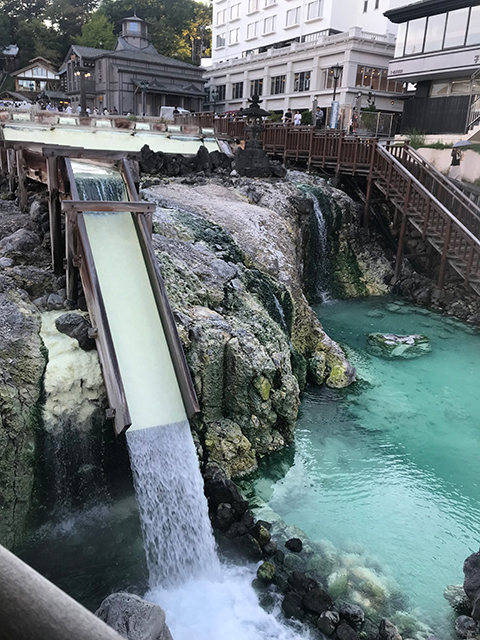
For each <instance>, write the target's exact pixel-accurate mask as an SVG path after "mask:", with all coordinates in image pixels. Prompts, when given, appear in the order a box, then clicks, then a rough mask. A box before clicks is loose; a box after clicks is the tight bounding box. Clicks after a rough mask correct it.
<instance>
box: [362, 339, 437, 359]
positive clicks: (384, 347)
mask: <svg viewBox="0 0 480 640" xmlns="http://www.w3.org/2000/svg"><path fill="white" fill-rule="evenodd" d="M367 346H368V350H369V352H370V353H372V354H373V355H375V356H380V357H383V358H405V359H406V358H418V357H419V356H423V355H425V354H426V353H429V352H430V351H431V350H432V347H431V345H430V340H429V339H428V338H427V336H423V335H409V336H397V335H395V334H393V333H369V334H368V337H367Z"/></svg>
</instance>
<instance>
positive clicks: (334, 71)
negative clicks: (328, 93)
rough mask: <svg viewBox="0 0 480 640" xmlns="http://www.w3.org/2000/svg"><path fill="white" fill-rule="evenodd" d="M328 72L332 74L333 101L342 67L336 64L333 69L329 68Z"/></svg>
mask: <svg viewBox="0 0 480 640" xmlns="http://www.w3.org/2000/svg"><path fill="white" fill-rule="evenodd" d="M330 71H331V72H332V74H333V100H334V101H335V97H336V95H337V83H338V81H339V80H340V74H341V73H342V71H343V67H342V65H341V64H338V63H337V64H336V65H334V66H333V67H330Z"/></svg>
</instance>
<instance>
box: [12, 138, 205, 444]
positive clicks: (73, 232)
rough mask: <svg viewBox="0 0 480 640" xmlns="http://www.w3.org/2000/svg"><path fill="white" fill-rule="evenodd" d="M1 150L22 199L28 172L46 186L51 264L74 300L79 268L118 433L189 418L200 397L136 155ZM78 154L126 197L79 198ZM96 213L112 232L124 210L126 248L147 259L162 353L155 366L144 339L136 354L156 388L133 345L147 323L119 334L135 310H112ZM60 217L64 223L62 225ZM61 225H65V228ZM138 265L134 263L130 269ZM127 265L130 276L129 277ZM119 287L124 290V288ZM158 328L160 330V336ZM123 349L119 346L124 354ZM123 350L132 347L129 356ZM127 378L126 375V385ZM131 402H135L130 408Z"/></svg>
mask: <svg viewBox="0 0 480 640" xmlns="http://www.w3.org/2000/svg"><path fill="white" fill-rule="evenodd" d="M0 157H1V161H2V163H1V164H2V170H3V172H4V173H6V175H7V176H8V179H9V188H10V190H15V189H17V190H18V191H17V192H18V194H19V202H20V206H21V207H22V208H23V209H25V208H26V206H27V192H26V178H27V177H28V178H30V179H34V180H37V181H41V182H43V183H45V184H47V186H48V204H49V218H50V239H51V255H52V266H53V269H54V271H55V272H56V273H57V274H59V273H62V272H63V271H64V270H65V273H66V281H67V283H66V288H67V298H68V299H69V301H71V303H72V305H73V304H74V303H75V302H76V299H77V290H78V276H79V275H80V278H81V281H82V285H83V290H84V294H85V299H86V302H87V307H88V311H89V314H90V320H91V323H92V330H91V334H92V337H94V338H95V340H96V344H97V350H98V355H99V359H100V363H101V367H102V372H103V377H104V381H105V387H106V390H107V395H108V401H109V408H108V410H107V417H108V418H111V419H113V421H114V427H115V432H116V434H117V435H119V434H121V433H123V432H124V431H125V430H126V429H128V428H130V427H132V428H139V425H140V428H141V427H142V425H143V426H157V425H159V424H162V420H163V421H165V422H180V421H182V420H183V419H185V417H191V416H192V415H193V414H194V413H196V412H197V411H198V410H199V407H198V401H197V398H196V394H195V390H194V387H193V383H192V380H191V377H190V373H189V370H188V366H187V364H186V360H185V356H184V353H183V349H182V346H181V343H180V340H179V337H178V333H177V330H176V326H175V321H174V318H173V314H172V311H171V308H170V305H169V302H168V298H167V294H166V291H165V285H164V283H163V279H162V276H161V273H160V270H159V267H158V263H157V260H156V258H155V254H154V251H153V247H152V240H151V235H152V213H153V211H154V210H155V205H153V204H151V203H148V202H142V201H140V200H139V197H138V192H137V185H136V182H135V179H134V171H132V165H133V161H134V160H135V154H132V155H130V156H128V155H127V154H125V153H120V152H102V153H100V152H98V151H88V150H85V149H82V148H71V147H70V148H69V147H51V146H46V147H45V146H43V147H40V146H38V145H20V144H18V143H14V144H12V143H5V142H4V143H3V147H2V148H1V150H0ZM79 159H80V160H82V161H87V162H88V163H90V164H92V163H93V164H98V166H99V168H101V167H102V166H110V167H115V168H116V169H117V170H118V171H119V172H120V173H121V175H122V177H123V180H124V182H125V186H126V192H127V194H128V201H125V202H119V201H105V200H99V201H88V200H81V199H80V197H79V193H78V189H77V185H76V182H75V174H74V171H73V169H72V163H73V161H74V160H75V161H77V160H79ZM99 214H100V215H102V214H104V215H106V216H108V222H109V223H110V225H111V228H112V231H113V230H114V228H115V227H116V226H117V225H118V224H119V220H120V218H122V216H123V225H127V231H126V233H127V235H128V247H130V251H131V252H133V253H132V255H134V256H135V261H136V262H138V263H142V264H141V267H140V270H141V275H140V277H141V281H142V284H141V286H142V287H143V289H142V290H143V291H144V292H145V293H144V296H146V297H147V298H148V304H147V303H145V304H147V306H148V305H149V308H150V310H152V307H154V313H155V314H156V315H157V316H158V319H157V320H155V319H153V320H151V321H150V323H149V325H148V326H147V329H148V327H149V326H150V325H152V324H153V325H155V327H154V329H153V334H152V336H153V337H151V340H152V343H153V347H152V348H153V349H155V345H157V346H158V350H159V353H158V354H157V355H158V358H159V359H160V361H159V363H158V366H157V365H156V364H155V357H156V355H155V353H153V352H152V353H147V346H146V345H145V344H144V343H143V356H139V358H141V357H143V358H146V359H147V360H148V361H149V362H150V364H151V366H152V367H154V373H153V376H154V380H157V382H158V385H157V386H156V387H155V386H152V385H153V382H152V380H151V379H150V377H147V378H146V379H145V384H144V385H142V384H141V383H140V382H139V381H138V379H137V378H138V377H139V376H140V377H141V375H142V368H143V363H137V362H136V360H138V358H136V356H135V353H134V345H135V343H136V341H138V342H139V343H141V342H142V340H143V341H144V342H145V340H146V339H147V338H146V337H145V336H144V335H143V334H144V332H145V328H143V329H140V327H139V326H131V325H129V326H128V327H127V329H128V331H129V332H130V336H129V339H128V345H126V343H125V341H123V343H122V338H121V336H120V333H121V331H123V330H125V329H126V327H125V323H124V324H123V325H121V323H120V324H119V319H120V320H121V319H123V316H124V315H126V314H128V313H129V311H131V310H129V309H128V307H129V303H125V307H126V308H124V310H123V312H122V311H121V310H120V312H118V313H117V311H112V304H113V308H114V307H115V303H114V302H113V303H112V295H111V292H109V287H110V288H111V286H112V284H111V278H110V284H108V282H107V281H106V279H105V268H103V275H102V272H99V268H98V260H99V255H100V256H101V254H102V253H103V251H102V250H101V246H102V244H104V243H105V241H106V240H108V239H109V238H110V236H111V233H110V232H109V231H108V229H109V228H108V229H107V233H106V235H105V237H104V239H103V240H102V239H101V238H96V232H95V230H94V227H95V223H96V221H98V216H99ZM63 217H64V225H62V222H63ZM62 226H64V231H63V232H62ZM124 236H125V231H122V232H121V239H122V240H125V238H124ZM95 245H98V246H99V247H100V249H99V248H97V249H96V255H95ZM112 251H113V254H112V255H113V258H112V261H114V260H116V261H117V262H116V266H115V269H116V270H120V271H121V268H122V267H124V265H123V257H122V255H121V249H119V250H118V251H117V252H115V249H114V248H112ZM134 270H135V265H133V266H132V267H131V269H130V270H129V271H134ZM129 271H128V272H127V273H126V275H125V276H124V277H125V278H128V277H129ZM107 280H108V277H107ZM127 284H128V283H127ZM132 287H133V292H134V293H135V291H136V288H138V287H137V286H136V285H135V284H132ZM120 294H122V295H123V288H122V290H121V291H120ZM137 303H138V304H139V305H140V306H141V305H142V304H144V301H143V300H142V299H141V298H140V299H139V300H137ZM130 306H132V305H130ZM136 318H137V319H136V320H135V316H134V315H133V316H132V324H136V325H141V323H142V322H143V318H142V316H141V315H140V316H139V315H137V317H136ZM160 333H161V334H162V335H159V334H160ZM121 343H122V344H123V347H122V345H121ZM132 345H133V346H132ZM125 346H126V347H127V348H125ZM118 349H122V351H121V352H120V353H119V352H118ZM131 349H133V351H132V350H131ZM125 351H128V352H129V355H128V357H127V356H126V355H125V353H124V352H125ZM148 351H150V350H149V349H148ZM137 364H138V367H139V373H138V376H133V375H131V369H132V367H135V366H136V365H137ZM155 376H156V377H155ZM172 377H173V378H175V380H174V381H172V380H171V378H172ZM125 380H127V382H128V381H129V382H128V384H127V385H125ZM163 383H165V384H166V385H167V387H168V390H167V391H162V389H161V388H159V387H161V386H163ZM149 385H150V388H149ZM126 386H127V388H126ZM177 389H178V391H177ZM142 394H143V395H144V396H145V398H144V399H145V401H146V400H148V402H150V403H151V404H153V407H152V411H157V413H158V414H159V415H158V420H157V419H156V416H155V415H153V414H150V415H149V416H148V417H145V416H144V411H143V410H142V408H141V406H139V404H141V403H140V402H137V401H136V399H135V397H134V396H135V395H140V396H142ZM162 394H163V396H162ZM155 403H156V404H155ZM132 405H133V406H136V407H137V410H136V411H134V412H133V414H132V409H131V406H132ZM170 405H171V406H172V407H173V408H172V409H171V410H169V406H170ZM180 405H182V406H180ZM174 407H176V409H174ZM132 425H133V426H132Z"/></svg>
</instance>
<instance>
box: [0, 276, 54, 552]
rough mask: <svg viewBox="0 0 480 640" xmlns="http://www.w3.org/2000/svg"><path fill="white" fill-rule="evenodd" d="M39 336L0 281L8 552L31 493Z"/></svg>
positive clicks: (31, 316) (16, 296) (0, 406)
mask: <svg viewBox="0 0 480 640" xmlns="http://www.w3.org/2000/svg"><path fill="white" fill-rule="evenodd" d="M23 293H24V292H23ZM39 331H40V315H39V313H38V311H37V309H36V308H35V307H34V306H33V305H32V304H31V303H30V302H29V301H28V299H26V296H25V295H23V296H22V295H21V293H20V292H18V291H16V290H15V289H14V288H13V287H12V282H11V281H10V280H9V279H8V278H7V277H5V276H0V540H1V542H2V544H4V545H5V546H7V547H13V546H14V545H15V544H16V543H17V542H19V539H20V537H21V535H22V533H23V532H24V528H25V522H26V517H27V513H28V509H29V507H30V501H31V494H32V488H33V479H34V467H33V460H34V453H35V428H36V427H37V425H38V421H39V401H40V394H41V379H42V376H43V372H44V370H45V357H44V353H43V351H42V344H41V340H40V336H39Z"/></svg>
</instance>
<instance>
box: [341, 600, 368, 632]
mask: <svg viewBox="0 0 480 640" xmlns="http://www.w3.org/2000/svg"><path fill="white" fill-rule="evenodd" d="M338 613H339V614H340V617H341V618H343V619H344V620H346V621H347V622H348V623H349V624H351V625H353V626H354V627H358V626H360V625H362V624H363V623H364V621H365V613H364V612H363V609H362V608H361V607H359V606H358V605H357V604H350V603H348V602H343V603H342V604H341V605H340V608H339V610H338Z"/></svg>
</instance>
